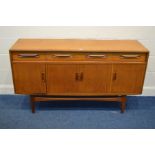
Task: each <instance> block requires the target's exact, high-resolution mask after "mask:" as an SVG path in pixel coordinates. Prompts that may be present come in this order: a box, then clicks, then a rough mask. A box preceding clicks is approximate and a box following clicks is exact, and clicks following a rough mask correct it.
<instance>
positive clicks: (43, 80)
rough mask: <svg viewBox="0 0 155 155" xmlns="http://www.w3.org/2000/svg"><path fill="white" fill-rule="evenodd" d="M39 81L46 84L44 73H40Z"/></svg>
mask: <svg viewBox="0 0 155 155" xmlns="http://www.w3.org/2000/svg"><path fill="white" fill-rule="evenodd" d="M41 80H42V82H46V77H45V73H41Z"/></svg>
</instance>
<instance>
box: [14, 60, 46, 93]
mask: <svg viewBox="0 0 155 155" xmlns="http://www.w3.org/2000/svg"><path fill="white" fill-rule="evenodd" d="M13 75H14V84H15V92H16V93H17V94H42V93H46V84H45V65H44V64H38V63H13Z"/></svg>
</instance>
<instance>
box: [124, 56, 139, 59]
mask: <svg viewBox="0 0 155 155" xmlns="http://www.w3.org/2000/svg"><path fill="white" fill-rule="evenodd" d="M121 57H122V58H125V59H130V58H139V57H140V55H121Z"/></svg>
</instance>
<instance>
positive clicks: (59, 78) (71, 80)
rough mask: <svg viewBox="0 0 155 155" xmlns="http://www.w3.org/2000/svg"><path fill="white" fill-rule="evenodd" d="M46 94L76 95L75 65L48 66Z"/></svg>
mask: <svg viewBox="0 0 155 155" xmlns="http://www.w3.org/2000/svg"><path fill="white" fill-rule="evenodd" d="M46 70H47V94H49V95H52V94H56V95H61V94H62V95H63V94H67V95H70V93H77V89H78V85H77V84H78V83H77V65H74V64H73V65H71V64H48V65H47V69H46Z"/></svg>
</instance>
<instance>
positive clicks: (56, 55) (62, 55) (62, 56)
mask: <svg viewBox="0 0 155 155" xmlns="http://www.w3.org/2000/svg"><path fill="white" fill-rule="evenodd" d="M54 57H59V58H68V57H72V55H70V54H55V55H54Z"/></svg>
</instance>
